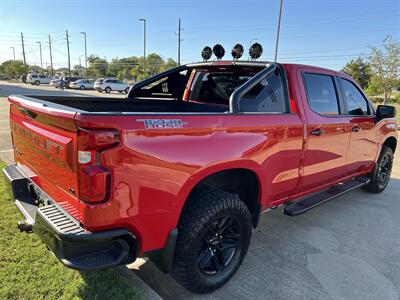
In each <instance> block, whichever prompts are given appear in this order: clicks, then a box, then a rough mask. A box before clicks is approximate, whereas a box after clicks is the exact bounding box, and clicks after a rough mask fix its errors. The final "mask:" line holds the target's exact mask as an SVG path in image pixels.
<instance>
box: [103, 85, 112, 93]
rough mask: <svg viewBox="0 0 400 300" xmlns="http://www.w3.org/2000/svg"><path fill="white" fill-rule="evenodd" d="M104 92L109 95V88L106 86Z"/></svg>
mask: <svg viewBox="0 0 400 300" xmlns="http://www.w3.org/2000/svg"><path fill="white" fill-rule="evenodd" d="M104 91H105V92H106V93H107V94H109V93H110V92H111V88H110V87H109V86H108V87H106V88H105V89H104Z"/></svg>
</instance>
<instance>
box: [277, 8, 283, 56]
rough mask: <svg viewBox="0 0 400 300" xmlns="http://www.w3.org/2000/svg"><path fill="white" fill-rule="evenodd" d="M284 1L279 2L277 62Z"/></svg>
mask: <svg viewBox="0 0 400 300" xmlns="http://www.w3.org/2000/svg"><path fill="white" fill-rule="evenodd" d="M282 1H283V0H280V3H279V18H278V31H277V33H276V46H275V62H276V61H277V59H278V44H279V33H280V31H281V17H282Z"/></svg>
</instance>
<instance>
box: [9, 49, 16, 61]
mask: <svg viewBox="0 0 400 300" xmlns="http://www.w3.org/2000/svg"><path fill="white" fill-rule="evenodd" d="M10 48H11V49H13V58H14V60H15V48H14V47H10Z"/></svg>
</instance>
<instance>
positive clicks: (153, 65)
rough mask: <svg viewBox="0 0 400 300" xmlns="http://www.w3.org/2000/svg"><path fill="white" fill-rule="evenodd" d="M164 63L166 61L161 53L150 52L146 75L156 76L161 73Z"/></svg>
mask: <svg viewBox="0 0 400 300" xmlns="http://www.w3.org/2000/svg"><path fill="white" fill-rule="evenodd" d="M164 65H165V62H164V60H163V59H162V57H161V56H160V55H158V54H155V53H151V54H149V55H148V56H147V59H146V67H147V74H146V77H150V76H154V75H156V74H158V73H160V72H161V71H162V70H163V68H164Z"/></svg>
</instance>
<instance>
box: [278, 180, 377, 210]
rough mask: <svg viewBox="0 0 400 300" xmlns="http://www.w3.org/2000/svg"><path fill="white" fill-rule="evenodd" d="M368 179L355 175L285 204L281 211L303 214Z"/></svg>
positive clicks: (363, 183) (361, 184) (362, 183)
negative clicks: (321, 190)
mask: <svg viewBox="0 0 400 300" xmlns="http://www.w3.org/2000/svg"><path fill="white" fill-rule="evenodd" d="M369 180H370V179H369V177H357V178H355V179H353V180H351V181H348V182H345V183H343V184H338V185H335V186H333V187H331V188H330V189H328V190H325V191H323V192H321V193H318V194H314V195H312V196H310V197H308V198H304V199H302V200H299V201H297V202H294V203H291V204H289V205H287V206H286V207H285V208H284V209H283V211H282V213H283V214H285V215H287V216H291V217H295V216H298V215H301V214H304V213H305V212H307V211H309V210H310V209H313V208H314V207H317V206H318V205H321V204H324V203H325V202H328V201H330V200H332V199H334V198H336V197H338V196H341V195H343V194H345V193H347V192H350V191H352V190H354V189H356V188H359V187H361V186H363V185H366V184H367V183H368V182H369Z"/></svg>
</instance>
